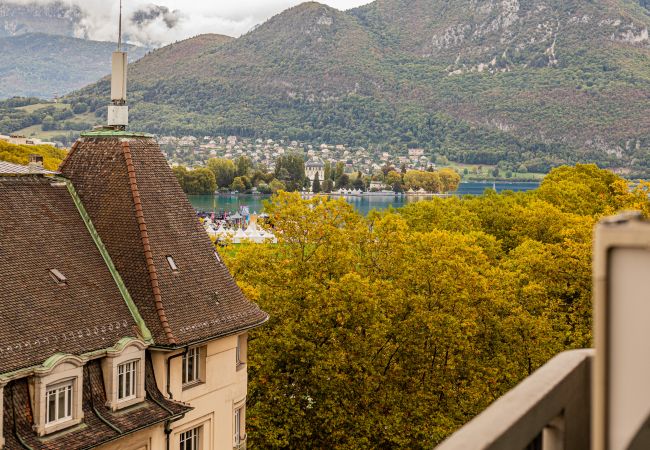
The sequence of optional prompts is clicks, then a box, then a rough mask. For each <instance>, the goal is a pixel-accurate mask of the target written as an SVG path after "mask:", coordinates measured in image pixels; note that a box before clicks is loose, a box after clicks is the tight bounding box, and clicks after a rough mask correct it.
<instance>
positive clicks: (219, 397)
mask: <svg viewBox="0 0 650 450" xmlns="http://www.w3.org/2000/svg"><path fill="white" fill-rule="evenodd" d="M237 339H238V337H237V336H230V337H226V338H222V339H218V340H216V341H212V342H208V343H207V344H205V346H204V350H205V353H204V355H205V356H204V357H205V372H204V375H203V377H202V378H203V380H204V382H202V383H200V384H197V385H195V386H192V387H190V388H186V389H183V387H182V382H181V376H182V371H181V368H182V358H181V357H177V358H174V359H172V360H171V370H170V373H171V377H170V388H171V392H172V395H173V398H174V399H175V400H180V401H183V402H186V403H189V404H190V405H191V406H192V407H193V408H194V410H193V411H191V412H190V413H188V414H187V415H186V416H185V417H184V418H183V419H182V420H179V421H177V422H174V423H173V424H172V435H171V438H172V446H171V447H172V448H178V439H179V433H181V432H184V431H186V430H189V429H192V428H194V427H197V426H200V425H202V426H203V430H204V433H203V436H202V441H203V442H202V444H203V446H202V447H201V448H202V450H222V449H232V448H233V430H234V425H233V414H234V406H235V405H238V406H239V405H240V404H242V403H243V402H244V400H245V399H246V388H247V382H248V379H247V366H246V364H242V365H240V366H239V367H238V366H237V363H236V347H237ZM243 341H244V342H245V339H243ZM181 353H183V352H182V351H176V352H163V351H156V350H154V351H152V360H153V366H154V371H155V373H156V381H157V383H158V388H159V389H160V391H161V392H163V393H164V394H165V395H167V368H166V364H167V358H168V357H169V356H171V355H174V354H181ZM242 354H243V355H245V354H246V351H245V348H244V349H243V352H242Z"/></svg>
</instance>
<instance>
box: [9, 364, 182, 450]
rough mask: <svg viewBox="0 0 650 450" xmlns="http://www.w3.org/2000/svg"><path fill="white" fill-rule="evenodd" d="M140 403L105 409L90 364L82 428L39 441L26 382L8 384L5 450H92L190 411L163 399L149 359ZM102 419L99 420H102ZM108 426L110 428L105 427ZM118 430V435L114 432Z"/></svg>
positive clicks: (96, 371) (97, 373) (97, 369)
mask: <svg viewBox="0 0 650 450" xmlns="http://www.w3.org/2000/svg"><path fill="white" fill-rule="evenodd" d="M145 390H146V392H147V397H146V399H145V400H144V402H142V403H140V404H137V405H134V406H132V407H129V408H126V409H124V410H121V411H118V412H112V411H111V410H110V409H109V408H107V407H106V406H105V404H106V388H105V386H104V379H103V377H102V369H101V365H100V362H99V361H98V360H94V361H90V362H89V363H87V364H86V365H85V366H84V371H83V394H82V395H83V399H82V406H83V413H84V418H83V424H82V425H78V426H73V427H72V428H71V429H69V430H66V431H61V432H59V433H55V434H53V435H51V436H45V437H43V438H39V437H38V436H37V435H36V433H34V431H33V430H32V424H33V411H32V405H31V401H30V397H29V388H28V382H27V379H26V378H22V379H19V380H17V381H12V382H10V383H9V384H7V386H5V388H4V405H3V409H4V423H3V425H4V426H3V428H4V436H5V441H6V448H7V449H19V448H25V447H24V446H23V445H22V444H21V440H22V442H24V443H25V444H27V445H28V446H29V447H28V448H32V449H34V450H55V449H56V450H59V449H66V450H79V449H86V448H93V447H96V446H99V445H101V444H103V443H106V442H109V441H112V440H114V439H116V438H119V437H122V436H124V435H126V434H129V433H132V432H135V431H138V430H140V429H142V428H145V427H148V426H152V425H155V424H158V423H161V422H163V421H165V420H168V419H170V418H174V417H177V416H180V415H181V414H183V413H185V412H188V411H190V410H191V409H192V408H190V407H188V406H186V405H184V404H181V403H177V402H174V401H170V400H168V399H165V398H164V397H163V395H162V394H161V393H160V391H159V390H158V388H157V386H156V379H155V376H154V371H153V367H152V364H151V360H150V357H149V356H147V362H146V365H145ZM102 419H103V420H102ZM106 422H109V423H110V424H111V425H112V426H109V425H108V424H107V423H106ZM117 430H119V432H118V431H117Z"/></svg>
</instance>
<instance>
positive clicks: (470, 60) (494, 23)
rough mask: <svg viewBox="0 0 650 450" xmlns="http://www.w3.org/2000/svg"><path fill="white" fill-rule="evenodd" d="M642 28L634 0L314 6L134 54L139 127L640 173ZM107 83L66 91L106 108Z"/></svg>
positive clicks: (645, 84)
mask: <svg viewBox="0 0 650 450" xmlns="http://www.w3.org/2000/svg"><path fill="white" fill-rule="evenodd" d="M649 26H650V16H648V11H647V10H646V9H645V8H644V7H642V6H640V5H639V4H638V3H635V2H632V1H629V0H594V1H593V2H585V1H578V0H566V1H560V0H535V1H533V2H525V3H520V2H519V1H518V0H502V1H496V0H485V1H476V0H461V1H455V2H438V1H434V0H414V1H409V2H406V1H404V0H376V1H375V2H373V3H370V4H369V5H365V6H362V7H359V8H355V9H353V10H349V11H338V10H336V9H334V8H330V7H328V6H325V5H321V4H318V3H316V2H309V3H306V4H301V5H298V6H296V7H293V8H290V9H288V10H286V11H284V12H282V13H280V14H278V15H276V16H274V17H272V18H271V19H269V20H268V21H267V22H265V23H264V24H262V25H260V26H258V27H256V28H255V29H254V30H252V31H251V32H249V33H247V34H245V35H243V36H242V37H240V38H237V39H233V40H230V41H227V42H223V43H219V44H218V45H211V46H206V47H205V51H203V52H199V53H200V54H195V55H194V56H193V57H188V58H182V55H181V54H180V52H179V53H176V54H175V55H176V57H178V59H177V60H175V61H176V63H175V65H174V66H173V67H169V68H168V70H166V71H165V72H164V73H161V72H160V70H158V69H156V70H158V72H156V73H155V74H153V72H154V70H153V68H158V67H161V66H162V65H164V62H163V61H162V60H159V61H158V62H156V60H155V59H151V58H149V59H147V58H145V59H143V60H142V61H140V62H137V63H135V64H134V65H133V66H132V68H131V69H130V74H129V77H130V80H131V82H132V84H131V87H130V89H131V94H130V103H131V104H132V118H133V122H132V126H134V127H137V128H141V129H144V130H147V131H152V132H156V133H171V134H190V133H191V134H198V135H200V134H239V135H244V136H245V135H250V136H253V135H254V136H268V137H280V138H287V139H298V140H312V141H317V140H318V141H321V142H345V143H348V144H352V145H364V146H369V145H370V146H373V145H374V146H379V147H381V146H388V147H392V148H403V147H416V146H421V147H425V148H427V149H429V150H430V151H431V152H432V153H437V154H442V155H445V156H448V157H449V158H452V159H455V160H457V161H461V162H475V163H486V164H490V163H496V162H498V161H501V160H507V161H512V162H513V163H517V164H523V165H528V167H529V168H531V169H539V168H543V169H545V170H548V168H550V167H552V166H555V165H558V164H561V163H571V162H583V161H589V162H596V163H599V164H600V165H602V166H606V167H612V168H618V169H620V170H622V171H627V172H629V173H633V174H636V173H645V172H646V171H647V169H648V164H649V163H646V162H645V161H648V160H650V158H648V156H650V148H649V146H650V136H648V133H647V132H646V131H644V130H647V129H649V127H650V118H649V117H648V115H647V114H645V112H644V111H645V106H644V105H645V104H646V102H647V100H648V94H647V92H650V63H649V61H650V58H649V57H650V42H649V40H648V27H649ZM596 46H597V47H598V48H595V47H596ZM154 55H155V53H154ZM154 63H155V64H154ZM148 68H152V70H148ZM107 93H108V84H107V82H105V81H102V82H100V83H98V84H95V85H91V86H89V87H87V88H84V89H82V90H81V91H79V92H77V93H75V94H73V95H71V96H70V99H69V101H71V102H73V103H74V102H78V101H84V102H86V103H89V104H91V105H92V106H93V108H95V109H97V110H98V112H99V113H100V114H102V113H103V112H102V111H103V110H102V108H104V104H105V102H104V101H103V99H104V98H106V95H107ZM94 99H95V100H94ZM97 99H100V100H101V101H100V100H97ZM93 102H94V103H93Z"/></svg>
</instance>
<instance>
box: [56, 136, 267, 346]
mask: <svg viewBox="0 0 650 450" xmlns="http://www.w3.org/2000/svg"><path fill="white" fill-rule="evenodd" d="M61 172H62V173H63V174H64V175H65V176H66V177H68V178H69V179H70V180H71V181H72V182H73V184H74V186H75V188H76V189H77V192H78V193H79V196H80V197H81V200H82V201H83V204H84V206H85V208H86V210H87V211H88V213H89V215H90V217H91V218H92V221H93V223H94V225H95V228H96V229H97V231H98V232H99V234H100V236H101V238H102V241H103V242H104V244H105V245H106V248H107V249H108V252H109V253H110V255H111V258H112V260H113V261H114V263H115V266H116V267H117V269H118V271H119V272H120V274H121V275H122V278H123V279H124V282H125V284H126V286H127V287H128V290H129V292H130V293H131V296H132V297H133V299H134V301H135V303H136V305H137V306H138V309H139V311H140V313H141V315H142V316H143V318H144V320H145V322H146V323H147V326H148V328H149V329H150V330H151V331H152V334H153V336H154V340H155V342H156V344H157V345H162V346H180V345H184V344H189V343H193V342H197V341H200V340H204V339H210V338H214V337H218V336H222V335H227V334H231V333H236V332H238V331H242V330H244V329H247V328H251V327H254V326H257V325H259V324H261V323H263V322H264V321H265V320H266V319H267V318H268V316H267V314H266V313H265V312H263V311H261V310H260V309H259V308H258V307H257V305H255V304H253V303H251V302H249V301H248V300H247V299H246V298H245V297H244V296H243V294H242V293H241V291H240V290H239V288H238V287H237V285H236V284H235V282H234V280H233V279H232V277H231V275H230V273H229V272H228V269H227V268H226V267H225V266H224V265H223V264H222V263H220V262H218V261H217V259H216V258H215V256H214V248H213V246H212V243H211V242H210V240H209V238H208V236H207V235H206V233H205V231H204V230H203V228H202V227H201V225H200V223H199V222H198V219H197V218H196V214H195V213H194V210H193V209H192V206H191V205H190V203H189V201H188V200H187V197H186V196H185V194H184V193H183V191H182V189H181V187H180V186H179V184H178V182H177V181H176V177H175V176H174V174H173V173H172V171H171V169H170V168H169V166H168V164H167V161H166V160H165V157H164V156H163V154H162V153H161V151H160V148H159V146H158V144H157V143H156V141H155V140H154V139H153V138H146V137H139V136H131V137H129V136H110V135H108V136H101V137H99V136H97V137H82V138H81V139H80V140H79V141H78V142H77V144H76V145H75V146H74V147H73V149H72V151H71V152H70V153H69V154H68V156H67V158H66V160H65V161H64V163H63V164H62V165H61ZM167 256H171V257H172V258H173V259H174V261H175V263H176V265H177V266H178V268H179V270H178V272H177V273H173V272H172V270H171V269H170V267H169V264H168V262H167V259H166V257H167Z"/></svg>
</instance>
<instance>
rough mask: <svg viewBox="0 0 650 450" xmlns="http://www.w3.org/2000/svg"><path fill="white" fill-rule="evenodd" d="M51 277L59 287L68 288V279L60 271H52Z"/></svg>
mask: <svg viewBox="0 0 650 450" xmlns="http://www.w3.org/2000/svg"><path fill="white" fill-rule="evenodd" d="M50 276H51V277H52V279H53V280H54V282H55V283H56V284H58V285H59V286H66V285H67V284H68V279H67V278H66V277H65V275H63V274H62V273H61V272H60V271H59V270H58V269H50Z"/></svg>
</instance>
